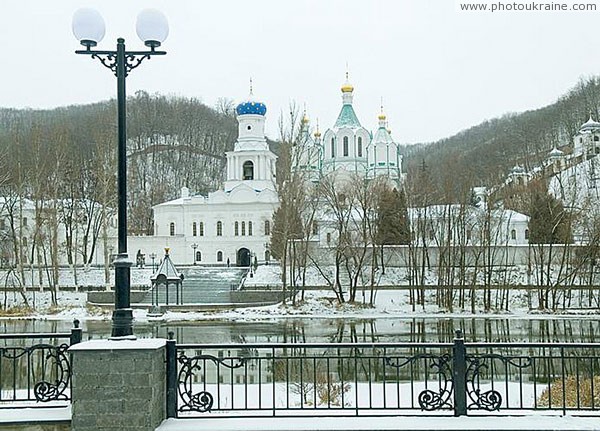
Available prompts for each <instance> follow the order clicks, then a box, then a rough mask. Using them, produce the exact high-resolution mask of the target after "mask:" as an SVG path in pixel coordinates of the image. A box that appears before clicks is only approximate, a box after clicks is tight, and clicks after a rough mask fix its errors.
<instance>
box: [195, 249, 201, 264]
mask: <svg viewBox="0 0 600 431" xmlns="http://www.w3.org/2000/svg"><path fill="white" fill-rule="evenodd" d="M201 261H202V252H201V251H197V252H196V262H201Z"/></svg>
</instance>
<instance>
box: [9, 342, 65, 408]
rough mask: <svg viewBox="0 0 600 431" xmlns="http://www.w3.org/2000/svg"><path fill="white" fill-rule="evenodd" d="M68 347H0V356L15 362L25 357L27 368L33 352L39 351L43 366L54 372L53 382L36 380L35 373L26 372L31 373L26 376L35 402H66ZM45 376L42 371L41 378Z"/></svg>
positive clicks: (14, 379) (14, 383)
mask: <svg viewBox="0 0 600 431" xmlns="http://www.w3.org/2000/svg"><path fill="white" fill-rule="evenodd" d="M68 348H69V345H67V344H61V345H60V346H53V345H51V344H36V345H33V346H30V347H2V348H0V355H1V356H2V357H3V358H6V359H10V360H13V361H17V360H18V359H19V358H21V357H23V356H25V357H26V358H27V363H28V365H29V366H31V364H32V358H33V357H34V356H35V352H37V351H40V352H41V357H43V359H44V362H45V366H46V367H48V368H50V369H51V370H53V371H54V373H52V375H53V376H55V379H54V382H50V381H47V380H43V377H42V380H39V381H38V380H37V378H36V376H35V372H34V371H31V370H28V372H29V373H31V374H30V375H29V376H27V379H28V381H29V378H31V379H32V380H33V384H34V386H33V393H34V396H35V399H36V401H39V402H48V401H57V400H68V399H69V396H68V395H67V394H66V393H65V391H66V390H67V388H69V385H70V382H71V363H70V361H69V355H68V354H67V349H68ZM44 375H45V370H42V376H44ZM13 386H16V376H13Z"/></svg>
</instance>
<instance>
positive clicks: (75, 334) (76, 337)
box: [69, 319, 82, 346]
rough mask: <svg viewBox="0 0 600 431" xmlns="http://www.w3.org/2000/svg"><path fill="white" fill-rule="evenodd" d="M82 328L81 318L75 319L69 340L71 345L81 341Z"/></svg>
mask: <svg viewBox="0 0 600 431" xmlns="http://www.w3.org/2000/svg"><path fill="white" fill-rule="evenodd" d="M81 336H82V329H81V328H80V327H79V320H77V319H75V320H73V327H72V328H71V336H70V337H69V342H70V344H71V346H73V345H75V344H77V343H81Z"/></svg>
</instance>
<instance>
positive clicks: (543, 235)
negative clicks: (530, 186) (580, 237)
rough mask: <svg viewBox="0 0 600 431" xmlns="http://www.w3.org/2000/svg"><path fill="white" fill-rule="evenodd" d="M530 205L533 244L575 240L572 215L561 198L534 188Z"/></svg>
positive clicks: (530, 226) (566, 242) (531, 241)
mask: <svg viewBox="0 0 600 431" xmlns="http://www.w3.org/2000/svg"><path fill="white" fill-rule="evenodd" d="M530 205H531V207H530V214H531V216H530V217H531V218H530V220H529V242H530V243H531V244H568V243H571V242H573V240H572V235H571V223H570V219H569V217H570V216H569V214H568V213H567V212H566V211H565V209H564V207H563V205H562V203H561V202H560V201H559V200H557V199H555V198H554V197H552V196H551V195H549V194H548V193H547V192H543V191H540V190H534V191H533V195H532V197H531V203H530Z"/></svg>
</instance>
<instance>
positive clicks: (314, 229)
mask: <svg viewBox="0 0 600 431" xmlns="http://www.w3.org/2000/svg"><path fill="white" fill-rule="evenodd" d="M312 234H313V235H318V234H319V223H317V221H316V220H313V222H312Z"/></svg>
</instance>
